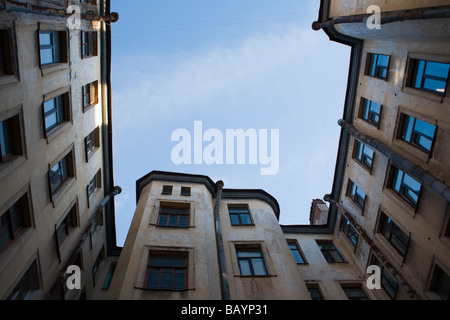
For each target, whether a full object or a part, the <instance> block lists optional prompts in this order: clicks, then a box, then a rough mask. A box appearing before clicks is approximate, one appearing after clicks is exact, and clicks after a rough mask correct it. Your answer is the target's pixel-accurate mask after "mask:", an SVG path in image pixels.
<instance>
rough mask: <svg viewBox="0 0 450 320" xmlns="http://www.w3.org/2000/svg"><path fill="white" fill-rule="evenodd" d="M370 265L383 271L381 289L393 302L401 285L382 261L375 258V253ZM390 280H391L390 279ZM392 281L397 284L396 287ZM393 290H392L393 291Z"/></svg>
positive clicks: (372, 255)
mask: <svg viewBox="0 0 450 320" xmlns="http://www.w3.org/2000/svg"><path fill="white" fill-rule="evenodd" d="M369 261H370V264H371V265H376V266H378V267H379V268H380V271H381V281H380V283H381V287H382V288H383V290H384V291H385V292H386V294H387V295H388V297H389V298H390V299H391V300H394V299H395V297H396V296H397V293H398V289H399V287H400V284H399V283H398V282H397V280H395V278H394V277H393V276H392V275H391V273H390V272H389V271H388V270H387V269H386V268H385V267H384V266H383V264H382V263H381V261H380V260H378V258H377V257H376V256H375V254H374V253H373V252H371V258H370V260H369ZM389 278H390V279H389ZM392 281H393V282H394V283H395V285H393V284H392ZM391 289H392V290H391Z"/></svg>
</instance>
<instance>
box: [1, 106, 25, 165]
mask: <svg viewBox="0 0 450 320" xmlns="http://www.w3.org/2000/svg"><path fill="white" fill-rule="evenodd" d="M20 132H21V129H20V117H19V115H15V116H13V117H11V118H9V119H6V120H3V121H0V154H1V157H0V163H5V162H8V161H11V160H13V159H14V157H16V156H21V155H22V154H23V151H22V137H21V135H20Z"/></svg>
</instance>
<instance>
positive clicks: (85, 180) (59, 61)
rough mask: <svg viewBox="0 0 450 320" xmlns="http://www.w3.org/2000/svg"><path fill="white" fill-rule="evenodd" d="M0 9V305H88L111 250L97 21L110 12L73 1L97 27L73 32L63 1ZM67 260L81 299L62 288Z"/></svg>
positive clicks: (86, 23) (85, 23)
mask: <svg viewBox="0 0 450 320" xmlns="http://www.w3.org/2000/svg"><path fill="white" fill-rule="evenodd" d="M4 5H5V8H2V11H1V12H0V28H1V33H2V41H3V42H2V48H1V49H2V59H4V60H3V61H2V62H3V65H2V66H5V65H6V71H5V70H2V71H5V72H2V74H1V76H0V101H1V104H0V121H1V122H2V149H3V150H2V161H1V162H0V190H1V192H0V215H1V216H2V243H1V248H0V298H1V299H16V298H19V299H44V298H47V299H52V298H58V299H60V298H63V297H64V298H65V299H80V298H89V297H92V295H93V292H94V291H95V290H96V289H95V287H96V286H97V287H98V286H99V285H98V282H99V279H96V278H97V277H98V276H99V273H100V271H99V272H97V269H98V267H99V266H98V264H99V263H98V261H99V260H98V258H99V257H100V261H101V260H102V259H104V258H106V257H107V256H108V252H110V249H113V248H111V247H108V246H107V243H106V227H105V225H106V224H107V223H108V222H107V218H106V217H108V216H110V215H111V203H110V204H108V205H107V206H106V205H105V204H103V205H102V207H101V208H99V206H100V204H101V202H102V201H103V200H104V198H105V196H107V195H109V194H110V192H112V187H113V186H112V167H111V166H110V164H109V160H108V151H107V150H108V148H110V140H109V139H110V138H109V136H108V133H107V132H108V126H107V119H108V114H109V112H110V111H109V107H108V103H109V101H108V92H109V85H108V83H107V78H106V75H107V61H108V59H107V57H106V56H107V52H106V43H107V30H106V24H105V23H104V22H100V18H99V17H100V16H105V15H107V10H109V9H108V8H109V4H108V1H97V2H96V4H95V5H93V4H88V3H80V2H78V1H77V3H76V5H77V7H78V9H79V10H80V14H83V15H84V14H86V13H87V12H89V14H91V15H92V16H94V17H97V18H94V19H86V18H82V19H81V20H80V19H78V20H77V22H78V23H79V25H78V26H77V27H75V28H72V27H71V26H70V25H69V24H68V21H69V19H70V18H71V15H70V14H69V13H71V11H68V10H67V6H68V2H67V1H52V3H49V4H48V7H43V6H42V1H27V2H26V3H25V2H24V1H22V2H18V3H9V2H8V3H7V2H5V3H4ZM22 5H24V6H25V7H23V6H22ZM2 6H3V4H2ZM49 12H50V13H49ZM67 12H69V13H67ZM66 13H67V15H66ZM84 32H87V34H90V36H91V40H90V44H89V45H88V46H89V47H90V48H89V54H86V52H83V42H85V41H84V40H83V39H82V37H83V33H84ZM50 52H51V53H50ZM86 85H89V89H86V87H85V86H86ZM86 90H89V96H90V97H89V98H90V99H89V98H88V99H89V101H86V99H85V97H84V96H86V94H87V92H86ZM61 97H62V98H61ZM52 104H53V105H52ZM53 107H54V109H52V108H53ZM91 133H94V134H93V135H92V137H93V139H92V140H91V141H90V142H91V144H90V145H89V146H88V144H87V143H86V137H88V136H89V135H90V134H91ZM11 145H12V147H11ZM90 146H91V147H90ZM87 148H89V150H87ZM5 154H6V156H5ZM88 186H91V187H90V188H89V187H88ZM88 189H89V190H88ZM96 212H99V215H98V217H97V218H96V219H93V217H94V215H95V214H96ZM91 222H92V224H91ZM11 227H12V228H13V229H12V230H10V228H11ZM88 227H91V229H88V230H86V228H88ZM77 246H79V248H78V247H77ZM75 249H76V250H80V252H79V253H78V255H77V256H76V257H74V256H73V255H74V254H75V253H74V251H76V250H75ZM71 259H75V260H73V262H72V264H76V265H79V266H80V267H81V274H82V277H81V279H82V281H81V288H80V290H69V291H67V290H66V289H65V287H64V284H63V283H62V282H63V281H61V279H62V277H64V273H65V271H66V269H65V267H66V264H67V263H68V262H69V261H71ZM94 265H95V266H96V267H95V271H93V268H94ZM30 279H32V280H30ZM101 282H102V283H103V279H102V280H101Z"/></svg>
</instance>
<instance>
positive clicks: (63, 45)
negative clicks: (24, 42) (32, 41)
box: [37, 28, 69, 69]
mask: <svg viewBox="0 0 450 320" xmlns="http://www.w3.org/2000/svg"><path fill="white" fill-rule="evenodd" d="M56 33H57V34H58V44H55V42H56V41H55V40H56V38H55V34H56ZM43 34H47V35H50V39H51V42H52V43H51V44H41V35H43ZM37 37H38V52H39V67H40V68H41V69H48V68H49V67H52V66H57V65H61V64H67V63H68V61H69V44H68V34H67V29H64V30H60V29H57V30H54V29H53V28H39V29H38V31H37ZM49 49H51V50H52V62H47V63H42V62H43V61H42V59H43V55H42V50H49ZM55 50H57V51H58V55H59V59H58V60H59V61H55Z"/></svg>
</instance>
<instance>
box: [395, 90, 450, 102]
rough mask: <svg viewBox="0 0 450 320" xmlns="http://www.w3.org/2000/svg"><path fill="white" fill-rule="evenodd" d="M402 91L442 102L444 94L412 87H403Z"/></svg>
mask: <svg viewBox="0 0 450 320" xmlns="http://www.w3.org/2000/svg"><path fill="white" fill-rule="evenodd" d="M402 92H404V93H409V94H412V95H415V96H419V97H422V98H425V99H429V100H433V101H435V102H438V103H443V102H444V98H445V95H440V94H437V93H432V92H428V91H425V90H421V89H416V88H413V87H403V89H402Z"/></svg>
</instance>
